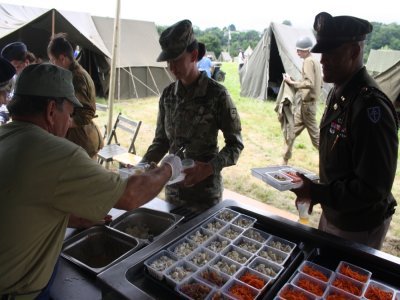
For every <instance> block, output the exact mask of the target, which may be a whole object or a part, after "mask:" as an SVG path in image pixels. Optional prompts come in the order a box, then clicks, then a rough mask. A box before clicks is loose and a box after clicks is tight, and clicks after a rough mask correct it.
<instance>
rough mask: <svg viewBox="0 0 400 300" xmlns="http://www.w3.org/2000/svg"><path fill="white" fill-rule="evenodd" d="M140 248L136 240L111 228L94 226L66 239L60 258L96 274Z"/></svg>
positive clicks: (139, 242)
mask: <svg viewBox="0 0 400 300" xmlns="http://www.w3.org/2000/svg"><path fill="white" fill-rule="evenodd" d="M142 246H143V243H142V242H141V241H139V240H138V239H136V238H134V237H131V236H128V235H126V234H123V233H121V232H119V231H117V230H114V229H113V228H110V227H106V226H94V227H91V228H89V229H86V230H84V231H82V232H80V233H78V234H76V235H74V236H72V237H71V238H69V239H67V240H66V241H65V242H64V245H63V251H62V252H61V256H62V257H64V258H66V259H68V260H69V261H71V262H73V263H74V264H76V265H78V266H79V267H82V268H84V269H86V270H89V271H90V272H93V273H95V274H98V273H100V272H102V271H104V270H105V269H107V268H108V267H110V266H112V265H113V264H115V263H117V262H119V261H120V260H122V259H123V258H125V257H127V256H129V255H131V254H132V253H134V252H136V251H137V250H139V249H140V248H141V247H142Z"/></svg>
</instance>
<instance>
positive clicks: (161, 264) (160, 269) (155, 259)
mask: <svg viewBox="0 0 400 300" xmlns="http://www.w3.org/2000/svg"><path fill="white" fill-rule="evenodd" d="M177 261H178V258H177V257H176V256H175V255H173V254H172V253H170V252H168V251H166V250H161V251H160V252H158V253H157V254H155V255H153V256H152V257H150V258H149V259H147V260H146V261H145V262H144V265H145V266H146V269H147V271H148V272H149V274H150V275H151V276H153V277H155V278H156V279H158V280H162V279H163V278H164V271H165V270H166V269H168V268H169V267H171V266H172V265H173V264H175V263H176V262H177Z"/></svg>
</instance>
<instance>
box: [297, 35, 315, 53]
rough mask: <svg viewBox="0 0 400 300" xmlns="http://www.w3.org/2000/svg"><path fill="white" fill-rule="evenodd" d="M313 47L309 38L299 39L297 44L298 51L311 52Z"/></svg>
mask: <svg viewBox="0 0 400 300" xmlns="http://www.w3.org/2000/svg"><path fill="white" fill-rule="evenodd" d="M312 46H313V42H312V41H311V39H310V38H309V37H308V36H303V37H301V38H299V39H298V40H297V42H296V48H297V50H310V49H311V48H312Z"/></svg>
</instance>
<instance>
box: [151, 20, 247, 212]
mask: <svg viewBox="0 0 400 300" xmlns="http://www.w3.org/2000/svg"><path fill="white" fill-rule="evenodd" d="M159 42H160V45H161V48H162V52H161V53H160V55H159V57H158V59H157V61H166V62H167V63H168V67H169V69H170V71H171V72H172V74H173V75H174V76H175V77H176V81H175V82H174V83H172V84H171V85H169V86H168V87H167V88H165V89H164V91H163V93H162V96H161V98H160V102H159V112H158V119H157V128H156V132H155V137H154V140H153V143H152V144H151V145H150V147H149V148H148V150H147V152H146V153H145V155H144V156H143V161H147V162H158V161H160V159H161V158H162V157H163V156H164V155H165V154H166V153H168V152H169V153H177V152H179V155H180V156H181V157H182V158H183V157H184V158H189V159H193V160H194V161H195V165H194V167H191V168H188V169H185V178H184V180H183V181H182V182H180V183H176V184H171V185H168V186H167V187H166V191H165V192H166V199H167V201H169V202H172V203H173V204H176V205H178V206H179V205H185V206H186V207H190V208H191V209H193V210H197V211H200V210H204V209H207V208H209V207H210V206H212V205H214V204H216V203H218V202H219V201H220V200H221V198H222V192H223V186H222V177H221V170H222V169H223V168H224V167H228V166H232V165H234V164H236V162H237V160H238V158H239V155H240V153H241V151H242V150H243V143H242V136H241V123H240V118H239V114H238V112H237V110H236V107H235V105H234V103H233V101H232V99H231V97H230V96H229V94H228V92H227V90H226V89H225V87H224V86H222V85H221V84H219V83H218V82H216V81H214V80H213V79H211V78H209V77H208V76H207V74H206V72H204V71H199V69H198V68H197V62H198V61H199V60H200V59H201V58H202V57H203V55H204V54H205V53H204V51H199V43H198V41H197V40H196V39H195V37H194V34H193V28H192V23H191V22H190V21H189V20H182V21H180V22H178V23H176V24H174V25H172V26H171V27H169V28H167V29H166V30H165V31H163V32H162V34H161V36H160V40H159ZM202 49H205V47H202ZM220 130H221V131H222V133H223V135H224V139H225V146H224V147H223V148H222V149H221V150H219V149H218V132H219V131H220ZM179 149H184V151H179ZM182 152H183V153H182Z"/></svg>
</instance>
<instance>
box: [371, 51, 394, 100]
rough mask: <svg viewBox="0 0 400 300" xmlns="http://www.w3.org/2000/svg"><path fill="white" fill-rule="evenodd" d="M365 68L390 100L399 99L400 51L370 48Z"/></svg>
mask: <svg viewBox="0 0 400 300" xmlns="http://www.w3.org/2000/svg"><path fill="white" fill-rule="evenodd" d="M366 68H367V71H368V73H369V74H370V75H371V76H372V77H373V78H374V79H375V80H376V82H377V83H378V84H379V86H380V87H381V89H382V90H383V91H384V92H385V94H386V95H387V96H388V97H389V98H390V100H392V101H393V102H394V101H400V51H397V50H373V49H372V50H371V51H370V53H369V56H368V61H367V63H366Z"/></svg>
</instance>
